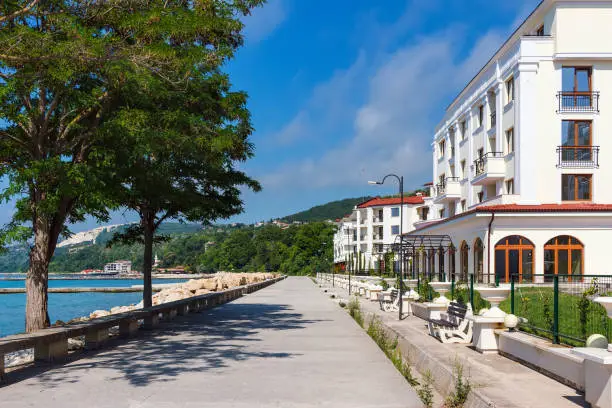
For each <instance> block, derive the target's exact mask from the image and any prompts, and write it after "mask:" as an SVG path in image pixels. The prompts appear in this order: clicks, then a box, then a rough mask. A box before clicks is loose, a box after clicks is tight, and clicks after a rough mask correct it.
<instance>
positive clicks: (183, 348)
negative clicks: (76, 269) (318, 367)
mask: <svg viewBox="0 0 612 408" xmlns="http://www.w3.org/2000/svg"><path fill="white" fill-rule="evenodd" d="M320 321H322V320H307V319H304V318H303V315H302V314H300V313H295V312H293V311H292V309H291V307H290V306H288V305H280V304H240V303H233V304H232V303H230V304H226V305H223V306H221V307H218V308H215V309H211V310H207V311H203V312H202V313H200V314H190V315H187V316H182V317H178V318H177V319H175V320H173V321H171V322H167V323H162V324H161V326H160V328H158V329H156V330H154V331H151V332H142V331H139V335H138V337H136V338H134V339H132V340H129V341H121V340H119V339H116V340H111V341H110V344H109V345H108V346H109V347H107V348H104V349H102V350H100V351H97V352H92V351H89V352H82V353H76V355H73V356H71V357H69V359H68V360H67V361H65V362H64V363H63V364H61V365H58V364H55V365H48V364H42V365H40V364H37V365H35V366H34V367H31V368H27V369H23V370H19V371H16V372H13V373H11V378H10V383H16V382H20V381H23V380H25V379H28V378H32V377H35V379H36V380H37V381H36V382H32V384H31V385H32V386H40V384H44V387H45V388H47V389H48V388H53V387H58V386H62V385H68V384H71V383H77V382H79V381H80V379H81V377H83V376H86V375H89V374H90V373H88V371H89V370H97V369H104V371H103V372H102V375H103V376H104V377H102V378H101V380H103V381H128V382H129V384H131V385H132V386H136V387H142V386H147V385H149V384H151V383H156V382H167V381H173V380H174V379H175V378H176V377H177V376H179V375H185V374H188V373H198V372H206V371H209V370H215V369H221V368H224V367H228V365H229V364H231V363H232V362H236V361H244V360H248V359H253V358H275V359H284V358H291V357H294V356H297V355H298V354H292V353H284V352H269V351H261V350H257V342H260V341H261V336H260V332H261V331H264V330H265V331H269V330H274V331H277V330H283V331H289V330H300V329H304V328H306V327H307V326H309V325H311V324H314V323H317V322H320Z"/></svg>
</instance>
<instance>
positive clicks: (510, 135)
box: [506, 128, 514, 154]
mask: <svg viewBox="0 0 612 408" xmlns="http://www.w3.org/2000/svg"><path fill="white" fill-rule="evenodd" d="M512 152H514V128H510V129H508V130H506V154H510V153H512Z"/></svg>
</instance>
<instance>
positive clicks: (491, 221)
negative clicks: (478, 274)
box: [487, 211, 497, 286]
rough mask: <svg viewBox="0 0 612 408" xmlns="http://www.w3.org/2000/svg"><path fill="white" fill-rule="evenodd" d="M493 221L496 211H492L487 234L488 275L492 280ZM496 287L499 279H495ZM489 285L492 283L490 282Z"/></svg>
mask: <svg viewBox="0 0 612 408" xmlns="http://www.w3.org/2000/svg"><path fill="white" fill-rule="evenodd" d="M493 220H495V211H491V220H490V221H489V233H488V234H487V275H489V279H491V227H492V226H493ZM493 280H494V281H495V286H497V278H494V279H493ZM489 283H491V282H490V281H489Z"/></svg>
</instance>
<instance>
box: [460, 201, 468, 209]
mask: <svg viewBox="0 0 612 408" xmlns="http://www.w3.org/2000/svg"><path fill="white" fill-rule="evenodd" d="M465 210H467V201H465V200H461V212H465Z"/></svg>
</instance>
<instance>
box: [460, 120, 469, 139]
mask: <svg viewBox="0 0 612 408" xmlns="http://www.w3.org/2000/svg"><path fill="white" fill-rule="evenodd" d="M459 127H460V128H461V140H463V139H465V133H466V131H467V123H466V121H465V120H462V121H461V123H460V124H459Z"/></svg>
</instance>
